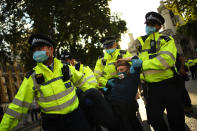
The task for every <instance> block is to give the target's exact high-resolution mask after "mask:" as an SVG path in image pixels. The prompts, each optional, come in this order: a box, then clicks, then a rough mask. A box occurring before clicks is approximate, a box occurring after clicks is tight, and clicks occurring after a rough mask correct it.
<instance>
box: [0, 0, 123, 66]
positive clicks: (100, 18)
mask: <svg viewBox="0 0 197 131" xmlns="http://www.w3.org/2000/svg"><path fill="white" fill-rule="evenodd" d="M0 26H2V29H3V30H2V31H1V30H0V40H1V46H0V51H4V53H2V54H3V55H4V56H10V54H8V53H9V52H10V53H11V54H12V55H13V57H16V55H18V56H20V58H21V59H22V60H24V61H25V65H27V66H29V65H32V64H31V63H32V55H31V53H30V52H29V45H28V44H27V39H28V37H29V36H30V34H32V33H43V34H47V35H50V36H51V37H52V39H53V40H54V41H55V46H54V48H55V51H56V56H58V55H59V53H60V52H61V50H62V49H68V50H69V51H71V52H72V54H74V56H75V57H76V58H78V59H80V60H81V61H82V63H84V64H86V65H90V66H92V67H93V66H94V64H95V62H96V60H97V58H98V56H99V55H101V54H102V45H101V43H100V42H99V40H100V39H101V37H103V36H106V35H115V36H117V38H118V39H120V36H121V33H124V32H125V31H126V30H127V28H126V22H125V21H123V20H121V19H120V18H119V16H118V15H113V16H111V15H110V9H109V7H108V0H1V1H0ZM4 45H7V46H6V47H5V46H4ZM5 48H6V49H5ZM6 50H7V51H6ZM5 52H7V54H6V53H5ZM0 53H1V52H0ZM27 68H29V67H27Z"/></svg>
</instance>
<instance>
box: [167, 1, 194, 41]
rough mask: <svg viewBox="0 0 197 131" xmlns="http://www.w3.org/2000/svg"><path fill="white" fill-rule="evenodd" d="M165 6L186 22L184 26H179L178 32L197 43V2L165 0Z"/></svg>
mask: <svg viewBox="0 0 197 131" xmlns="http://www.w3.org/2000/svg"><path fill="white" fill-rule="evenodd" d="M165 5H166V7H167V8H169V9H170V10H172V11H173V12H174V13H175V14H178V15H179V16H180V17H181V18H183V20H184V21H185V24H184V25H178V28H177V32H178V33H180V34H184V35H187V36H189V37H192V38H193V39H194V40H196V41H197V32H196V29H197V1H196V0H165Z"/></svg>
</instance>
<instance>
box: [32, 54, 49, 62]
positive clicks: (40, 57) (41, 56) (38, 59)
mask: <svg viewBox="0 0 197 131" xmlns="http://www.w3.org/2000/svg"><path fill="white" fill-rule="evenodd" d="M48 58H49V57H48V56H47V55H46V51H36V52H34V54H33V59H34V60H35V61H36V62H44V61H46V60H47V59H48Z"/></svg>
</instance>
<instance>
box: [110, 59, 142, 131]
mask: <svg viewBox="0 0 197 131" xmlns="http://www.w3.org/2000/svg"><path fill="white" fill-rule="evenodd" d="M130 66H131V65H130V64H129V63H128V62H125V61H118V62H117V63H116V69H117V72H118V75H119V78H116V79H113V83H114V86H113V88H112V89H111V94H110V96H109V97H108V100H109V102H110V103H111V105H112V109H113V111H114V114H115V116H116V118H117V120H118V122H117V127H116V128H115V129H109V130H110V131H143V128H142V126H141V124H140V122H139V120H138V118H137V116H136V111H137V109H138V103H137V101H136V94H137V90H138V83H139V80H140V77H139V72H136V73H134V74H131V73H130Z"/></svg>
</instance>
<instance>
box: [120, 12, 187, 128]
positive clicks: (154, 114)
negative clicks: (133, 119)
mask: <svg viewBox="0 0 197 131" xmlns="http://www.w3.org/2000/svg"><path fill="white" fill-rule="evenodd" d="M145 19H146V21H145V24H146V33H147V34H146V35H145V36H140V37H139V38H138V40H139V43H141V52H140V53H139V59H137V60H136V59H132V60H131V58H127V59H122V60H125V61H130V60H131V61H132V65H133V67H138V68H141V71H142V73H143V80H144V82H145V83H146V84H145V85H146V88H147V107H146V110H147V113H148V117H149V118H148V119H149V122H150V124H151V126H152V127H153V128H154V130H155V131H168V130H169V129H168V126H167V124H166V123H165V121H164V118H163V114H164V110H165V109H166V111H167V118H168V122H169V128H170V130H171V131H184V130H185V117H184V108H183V102H182V98H181V96H182V90H181V88H180V87H178V85H177V82H178V79H177V78H176V70H175V68H174V65H175V62H176V55H177V49H176V46H175V42H174V39H173V38H172V37H171V36H167V35H164V34H161V33H160V32H159V30H160V29H161V27H162V25H163V24H164V22H165V19H164V18H163V16H161V15H160V14H159V13H157V12H148V13H147V14H146V16H145ZM122 60H119V61H122Z"/></svg>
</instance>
